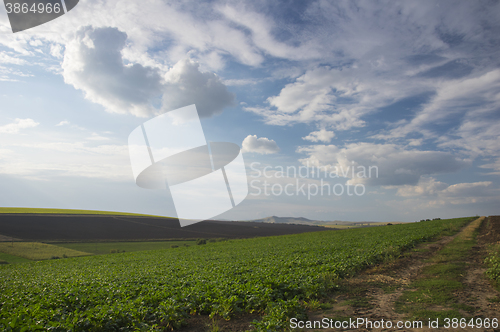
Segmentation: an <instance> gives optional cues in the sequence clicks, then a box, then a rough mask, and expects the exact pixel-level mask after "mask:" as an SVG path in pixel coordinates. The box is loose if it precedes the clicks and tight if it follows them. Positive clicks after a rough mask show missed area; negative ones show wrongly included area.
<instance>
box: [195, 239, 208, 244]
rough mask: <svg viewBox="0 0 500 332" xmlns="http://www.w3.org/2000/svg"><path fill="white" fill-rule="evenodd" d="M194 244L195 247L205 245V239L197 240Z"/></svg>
mask: <svg viewBox="0 0 500 332" xmlns="http://www.w3.org/2000/svg"><path fill="white" fill-rule="evenodd" d="M196 244H197V245H200V244H207V240H205V239H198V240H196Z"/></svg>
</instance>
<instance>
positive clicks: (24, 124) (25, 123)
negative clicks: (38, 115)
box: [0, 119, 39, 134]
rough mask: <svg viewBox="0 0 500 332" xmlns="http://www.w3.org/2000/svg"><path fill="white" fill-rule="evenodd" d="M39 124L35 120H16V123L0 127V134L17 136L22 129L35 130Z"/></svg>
mask: <svg viewBox="0 0 500 332" xmlns="http://www.w3.org/2000/svg"><path fill="white" fill-rule="evenodd" d="M38 125H39V123H38V122H36V121H35V120H33V119H15V120H14V122H12V123H9V124H6V125H3V126H0V133H6V134H17V133H18V132H19V131H20V130H21V129H26V128H33V127H36V126H38Z"/></svg>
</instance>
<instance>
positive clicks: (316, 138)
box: [302, 129, 335, 143]
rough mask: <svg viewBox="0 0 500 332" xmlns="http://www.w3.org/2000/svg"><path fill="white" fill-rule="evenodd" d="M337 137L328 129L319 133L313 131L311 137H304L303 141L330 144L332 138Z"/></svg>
mask: <svg viewBox="0 0 500 332" xmlns="http://www.w3.org/2000/svg"><path fill="white" fill-rule="evenodd" d="M334 137H335V133H334V132H333V131H328V130H326V129H321V130H319V131H313V132H311V133H310V134H309V135H307V136H305V137H302V139H303V140H306V141H311V142H320V141H321V142H325V143H330V141H331V140H332V138H334Z"/></svg>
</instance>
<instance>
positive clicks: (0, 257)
mask: <svg viewBox="0 0 500 332" xmlns="http://www.w3.org/2000/svg"><path fill="white" fill-rule="evenodd" d="M0 261H4V262H7V263H9V264H14V263H26V262H31V260H30V259H27V258H22V257H18V256H14V255H9V254H6V253H3V252H0Z"/></svg>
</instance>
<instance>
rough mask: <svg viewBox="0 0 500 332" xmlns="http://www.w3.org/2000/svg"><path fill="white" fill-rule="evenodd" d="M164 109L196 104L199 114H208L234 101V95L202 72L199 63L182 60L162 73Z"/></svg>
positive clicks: (219, 82) (170, 109)
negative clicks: (163, 78) (163, 74)
mask: <svg viewBox="0 0 500 332" xmlns="http://www.w3.org/2000/svg"><path fill="white" fill-rule="evenodd" d="M165 82H166V83H165V86H164V93H163V104H162V108H163V110H164V111H167V112H168V111H172V110H174V109H177V108H180V107H184V106H188V105H191V104H196V109H197V110H198V114H199V115H200V116H201V117H210V116H212V115H215V114H219V113H221V112H222V110H223V109H224V107H227V106H230V105H232V104H233V101H234V95H233V94H232V93H230V92H229V91H227V88H226V86H225V85H224V83H222V81H221V80H220V78H219V77H218V76H217V75H215V74H214V73H208V72H201V71H200V70H199V64H197V63H195V62H193V61H191V60H189V59H184V60H181V61H179V62H178V63H177V64H176V65H175V66H174V67H173V68H172V69H170V70H169V71H168V72H167V74H166V75H165Z"/></svg>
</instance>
